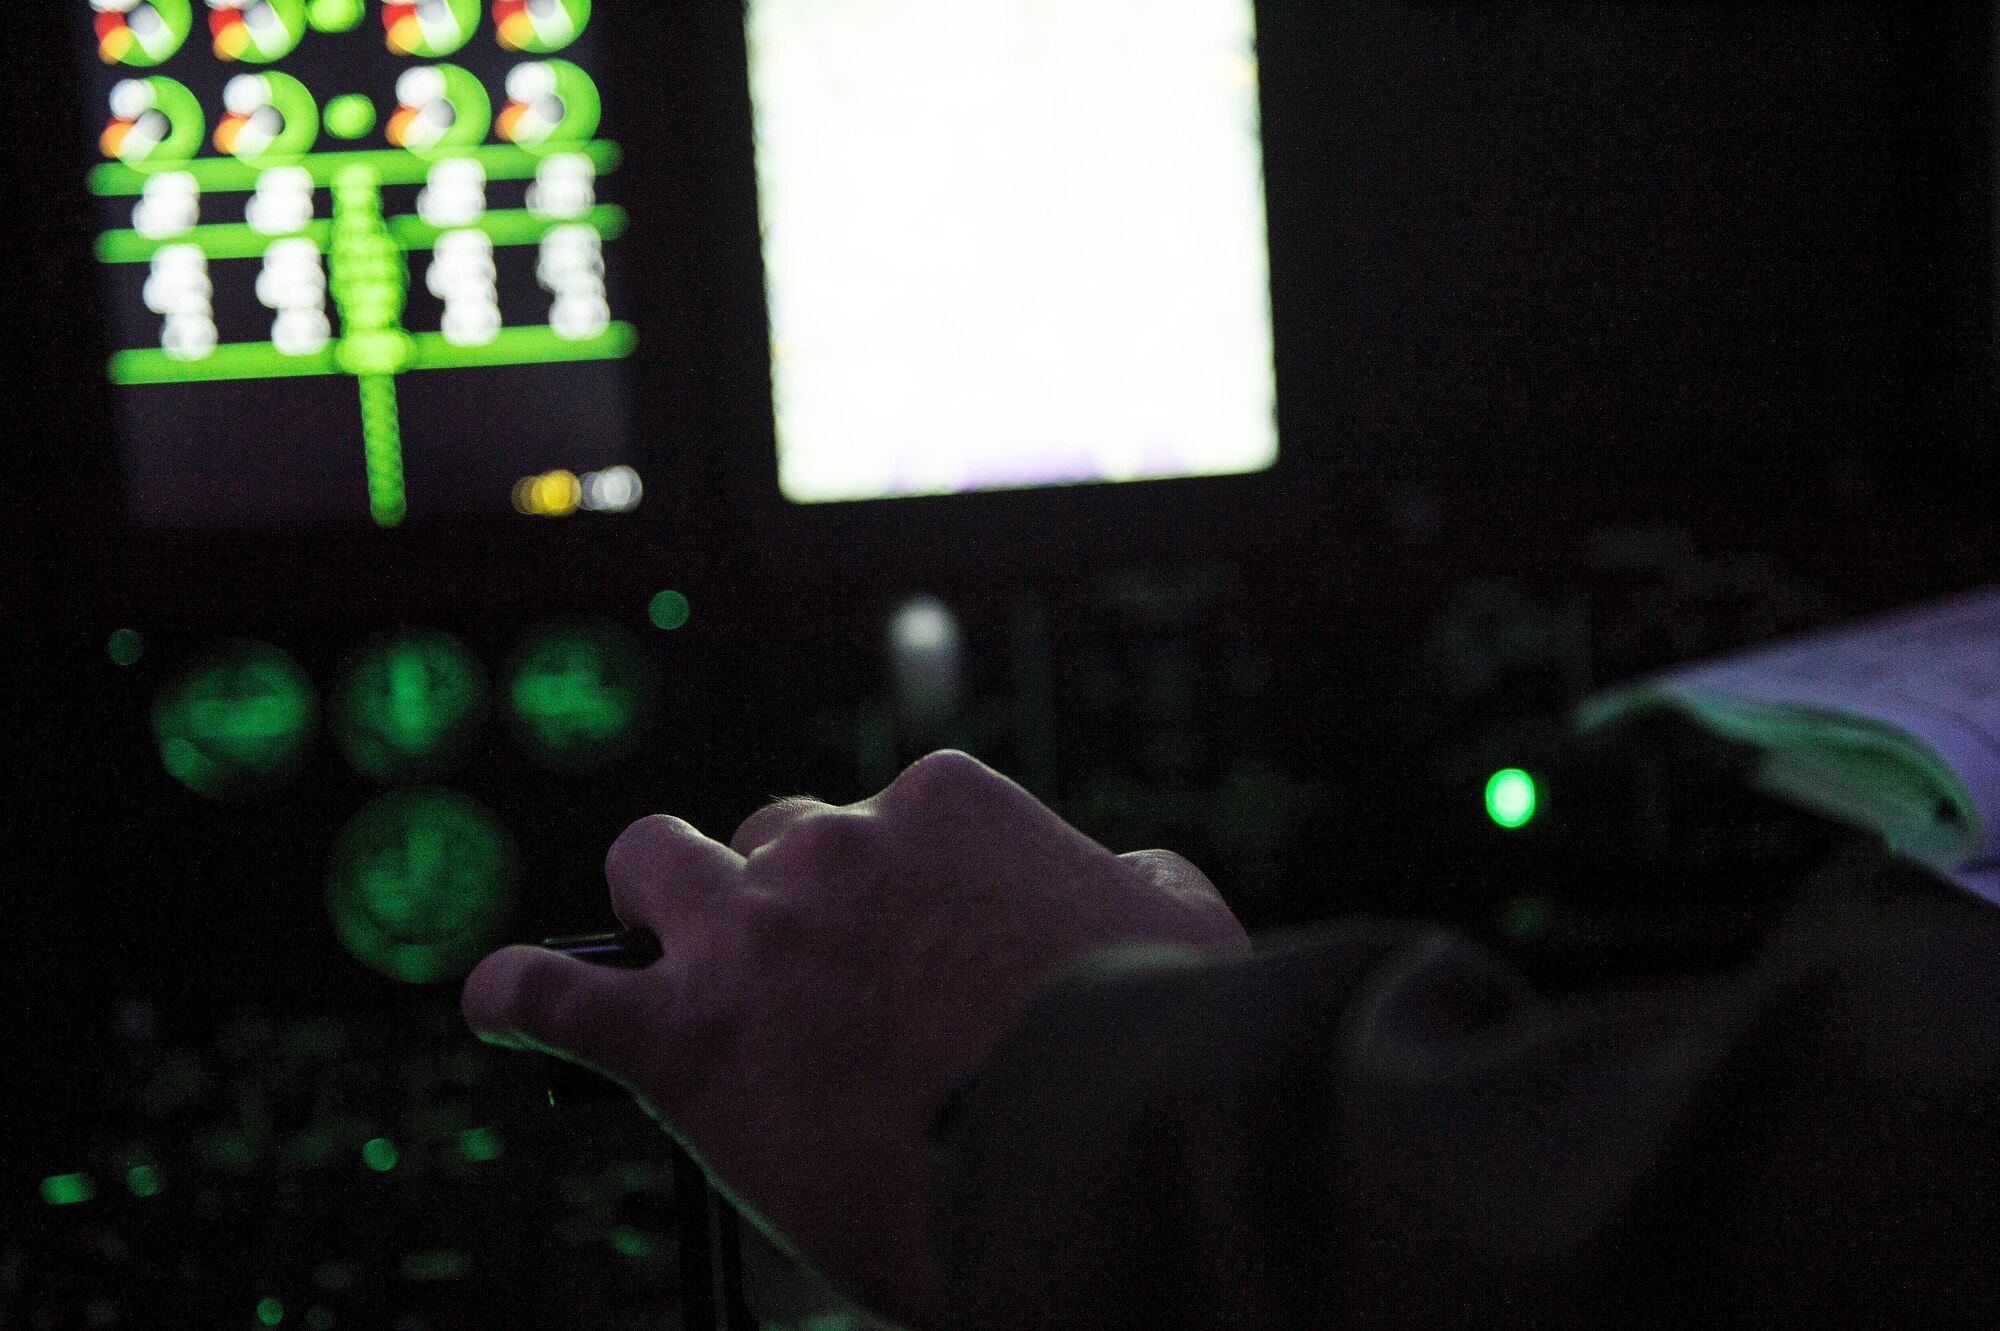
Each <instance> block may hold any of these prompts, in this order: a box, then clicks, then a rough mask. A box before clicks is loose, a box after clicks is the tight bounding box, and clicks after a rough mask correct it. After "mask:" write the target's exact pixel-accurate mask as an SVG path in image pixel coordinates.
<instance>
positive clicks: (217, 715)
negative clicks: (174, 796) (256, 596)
mask: <svg viewBox="0 0 2000 1331" xmlns="http://www.w3.org/2000/svg"><path fill="white" fill-rule="evenodd" d="M318 729H319V698H318V695H317V694H316V693H315V692H314V691H313V686H312V681H311V680H310V679H308V678H307V677H306V672H305V670H304V669H303V668H302V667H301V666H300V665H299V663H298V662H297V661H295V660H293V659H292V658H291V656H289V655H288V654H286V653H285V652H283V651H281V650H279V649H278V648H276V647H273V646H271V645H270V644H269V643H264V642H256V641H253V640H250V639H238V640H234V641H231V642H226V643H222V644H220V645H219V646H217V647H214V648H212V649H210V650H209V651H207V652H204V653H202V654H201V655H200V656H198V657H196V658H195V659H193V660H192V661H190V662H188V664H187V665H186V666H185V667H183V668H182V669H181V671H180V672H179V673H178V674H177V675H175V676H174V678H173V679H172V680H171V681H169V682H168V684H167V685H166V687H165V688H164V689H162V690H161V692H160V696H159V699H158V701H157V702H156V703H155V704H154V706H153V738H154V739H155V741H157V742H158V744H159V746H160V763H161V765H162V766H164V767H165V768H166V769H167V771H168V773H169V774H170V775H172V776H173V777H174V779H175V780H177V781H179V782H180V783H181V784H182V785H184V786H186V787H187V788H188V789H190V790H193V791H196V792H197V793H199V794H203V795H211V796H214V797H216V798H218V799H241V798H245V797H248V796H252V795H261V794H263V793H265V792H266V791H270V790H275V789H277V788H278V787H280V786H282V785H284V784H285V783H286V782H288V781H290V780H291V779H292V777H293V776H295V775H296V774H297V773H298V770H299V768H300V767H302V766H303V765H304V764H305V762H306V760H307V759H308V758H309V757H310V756H311V753H312V744H313V739H314V736H315V735H316V734H317V733H318Z"/></svg>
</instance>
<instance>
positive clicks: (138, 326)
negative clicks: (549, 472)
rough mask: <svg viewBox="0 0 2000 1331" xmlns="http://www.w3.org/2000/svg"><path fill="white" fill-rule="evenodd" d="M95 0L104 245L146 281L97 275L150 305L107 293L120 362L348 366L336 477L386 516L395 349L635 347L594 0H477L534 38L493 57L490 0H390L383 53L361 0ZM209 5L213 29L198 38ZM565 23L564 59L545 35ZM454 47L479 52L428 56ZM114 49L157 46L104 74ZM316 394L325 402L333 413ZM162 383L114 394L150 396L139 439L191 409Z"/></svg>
mask: <svg viewBox="0 0 2000 1331" xmlns="http://www.w3.org/2000/svg"><path fill="white" fill-rule="evenodd" d="M93 7H94V8H95V9H96V10H97V11H98V12H97V13H96V14H95V16H94V18H93V23H94V29H95V40H96V45H97V52H98V54H99V55H100V56H101V57H102V60H103V62H104V63H105V64H108V65H112V66H114V69H113V71H112V72H111V73H110V74H109V75H107V76H105V77H104V78H103V81H102V82H100V83H99V85H98V86H99V87H100V88H101V89H106V90H107V91H104V92H100V93H99V94H95V95H102V96H106V97H107V99H108V103H109V110H110V117H109V119H108V120H107V121H106V122H105V123H104V128H103V131H102V133H101V134H100V136H99V144H98V146H99V149H100V150H101V152H102V154H103V156H104V158H105V160H104V161H102V162H100V163H99V164H98V165H97V166H96V167H94V168H93V169H92V170H91V171H90V172H89V175H88V184H89V188H90V190H91V191H92V193H93V194H95V195H96V196H97V197H98V198H99V199H101V200H103V201H104V202H103V204H102V205H101V207H100V210H99V211H100V218H101V223H100V229H99V231H98V234H97V236H96V240H95V252H96V255H97V258H98V259H99V260H100V261H101V262H103V263H106V264H115V265H126V264H130V265H144V266H146V267H147V268H148V269H149V271H148V272H147V273H145V274H144V275H143V277H144V282H143V285H142V284H140V283H138V282H134V281H133V280H131V278H130V277H129V276H123V275H121V278H120V279H119V280H118V281H117V282H116V283H114V284H113V286H112V288H111V289H112V290H113V291H114V292H115V293H117V295H116V297H115V299H117V300H119V301H121V302H123V301H129V300H130V299H131V295H130V294H129V293H131V292H133V291H134V290H135V288H140V289H142V290H143V300H144V305H145V311H144V312H143V313H139V314H137V316H136V318H134V317H133V312H132V311H125V312H123V313H122V314H121V315H120V316H119V317H120V320H121V325H120V332H119V335H118V338H117V341H116V342H115V343H114V350H113V351H112V352H111V355H110V357H109V360H108V362H107V366H106V369H107V374H108V377H109V378H110V380H111V381H112V382H113V383H115V384H118V385H120V386H130V387H140V386H151V385H181V384H202V383H212V382H220V381H226V380H259V379H270V380H274V381H281V382H282V381H286V380H293V379H299V378H302V377H311V376H335V375H341V376H347V377H351V378H353V379H354V380H355V392H356V396H357V398H358V402H359V408H360V410H359V413H358V415H359V420H360V424H361V436H362V437H361V439H360V441H359V442H360V444H361V448H360V449H359V450H358V451H359V453H360V460H361V462H362V469H363V472H364V478H363V479H364V481H365V484H360V485H356V486H355V487H354V488H353V490H352V491H350V493H351V494H352V495H353V496H354V501H358V500H359V499H360V498H361V497H363V496H365V498H366V501H367V503H368V510H369V514H370V517H371V518H372V519H373V521H374V522H375V523H376V524H377V525H378V526H382V527H392V526H396V525H399V524H400V523H402V522H404V521H405V520H407V517H408V515H409V513H410V505H411V496H410V495H409V493H408V492H407V489H406V476H405V469H404V450H405V447H406V440H405V438H404V432H405V429H406V425H407V419H408V418H407V416H406V407H407V403H408V401H409V399H408V398H407V395H405V394H403V392H402V389H403V383H402V376H403V375H405V374H410V373H416V372H425V373H429V372H435V371H449V370H459V369H469V370H475V369H487V368H495V367H510V366H530V365H563V364H569V363H581V362H590V361H608V360H618V359H624V358H626V357H629V356H631V355H632V354H633V352H634V350H635V346H636V339H637V334H636V329H635V327H634V325H633V324H632V323H630V322H628V321H619V320H613V319H612V318H611V317H610V314H611V303H610V300H609V299H608V297H607V292H606V286H605V281H604V273H605V268H604V258H605V244H606V242H609V241H611V240H613V239H615V238H617V237H619V236H621V235H623V234H624V232H625V230H626V229H627V225H628V219H627V217H626V214H625V212H624V211H623V210H622V209H620V208H618V207H616V206H613V205H608V204H604V203H600V202H599V201H598V197H597V189H598V182H599V181H601V180H602V179H603V177H604V176H606V175H608V174H609V173H611V172H614V171H616V170H617V169H618V168H619V166H620V165H621V159H622V153H621V151H620V149H619V147H618V145H617V144H615V143H612V142H610V141H607V140H603V139H599V138H597V137H596V135H597V131H598V127H599V123H600V119H601V114H602V105H601V98H600V96H599V92H598V89H597V86H596V84H595V82H594V81H593V79H592V77H591V74H590V73H589V72H587V71H586V69H585V68H584V67H583V64H584V63H588V62H589V61H590V60H591V59H592V58H593V57H592V55H591V49H590V46H589V44H588V43H579V42H578V38H579V37H581V36H582V34H583V32H584V30H585V28H586V27H587V26H588V24H589V22H590V18H591V8H592V7H591V5H590V4H589V3H586V2H582V0H535V3H533V4H526V3H520V4H510V3H506V0H501V2H500V3H497V4H494V5H491V6H490V7H491V8H492V11H493V12H492V17H493V20H494V23H495V26H496V30H495V32H493V33H491V34H485V35H487V36H490V37H491V38H492V39H493V40H494V42H495V44H496V45H497V46H498V47H499V48H500V49H503V50H507V51H515V52H524V53H527V54H526V55H525V56H516V57H514V58H513V59H511V60H507V61H502V62H500V63H498V64H495V63H494V61H493V56H494V54H495V52H494V51H492V50H491V49H485V48H481V47H480V46H478V45H477V44H475V43H474V41H473V39H474V38H475V37H476V36H480V35H481V34H480V29H481V28H482V27H483V25H484V23H485V20H486V17H487V14H486V11H487V9H488V8H489V5H488V4H487V3H486V2H485V0H423V2H422V3H412V2H409V0H384V2H383V3H382V4H381V6H380V7H379V9H380V13H381V17H382V21H383V29H382V31H383V33H384V36H385V38H386V40H387V44H388V46H389V49H390V50H391V51H393V52H395V53H396V54H397V55H400V56H403V57H408V58H407V59H403V60H393V61H389V62H387V63H385V62H384V60H383V58H382V55H381V52H380V50H379V48H375V49H374V53H373V54H370V48H372V47H373V40H372V39H371V38H368V37H366V36H365V35H364V34H362V33H361V32H358V31H357V29H358V28H359V27H361V25H363V24H364V22H366V23H367V24H368V26H369V27H370V28H372V20H370V17H369V13H368V11H369V8H370V6H369V5H367V4H366V3H365V0H202V2H201V3H192V2H191V0H98V2H97V3H95V4H94V5H93ZM203 17H205V18H206V21H207V26H208V30H209V36H210V37H211V38H212V48H213V49H212V51H210V50H204V49H203V45H202V43H200V42H193V41H191V40H190V39H191V37H192V35H193V29H194V27H195V26H197V25H198V24H199V23H200V22H201V21H202V19H203ZM308 34H322V35H320V36H314V37H313V38H312V40H310V41H308V40H306V38H307V35H308ZM572 45H574V46H575V48H576V50H575V52H574V53H571V55H570V60H563V59H554V58H548V56H549V53H551V52H555V51H558V50H564V49H565V48H568V47H571V46H572ZM460 50H464V51H465V52H466V54H465V55H464V56H462V57H457V58H460V59H463V60H465V62H466V66H467V67H461V66H460V65H458V64H452V63H447V62H446V61H445V60H444V59H442V57H447V56H450V55H451V54H452V53H453V52H457V51H460ZM211 56H213V57H214V58H213V59H212V58H211ZM217 59H219V60H221V61H224V62H226V63H225V64H223V65H222V66H221V67H220V69H219V70H218V68H217V66H216V63H215V61H216V60H217ZM170 61H171V63H167V62H170ZM571 61H578V62H583V63H571ZM157 65H164V66H165V67H164V68H162V69H160V70H159V71H158V72H157V73H155V72H154V71H153V70H152V69H151V68H150V67H151V66H157ZM119 66H125V67H133V66H137V67H146V68H141V69H132V70H131V71H130V73H131V77H118V75H120V74H123V73H125V72H127V71H126V70H125V69H123V68H117V67H119ZM475 69H477V70H480V71H481V73H474V72H473V70H475ZM232 74H233V75H234V77H230V75H232ZM169 75H172V77H169ZM483 79H484V80H485V81H482V80H483ZM309 85H310V86H309ZM489 85H490V86H489ZM503 87H504V96H503ZM392 88H393V92H392V91H391V89H392ZM503 101H504V110H503V111H502V112H501V115H500V116H499V121H500V122H501V123H499V124H498V125H497V126H496V116H495V110H496V108H499V107H501V106H502V104H503ZM328 148H332V149H334V150H333V151H327V150H326V149H328ZM503 181H524V182H527V188H526V190H525V199H523V198H522V193H523V191H521V190H519V189H509V190H504V191H502V190H496V191H494V194H495V197H494V198H493V199H492V202H494V203H503V202H504V203H506V204H508V205H511V206H505V207H494V208H489V207H488V206H487V203H488V189H489V187H490V186H493V185H495V184H496V183H497V182H503ZM408 186H415V187H417V188H416V189H414V190H406V189H404V188H401V187H408ZM246 194H247V195H248V196H249V197H248V198H245V197H243V195H246ZM229 195H236V196H237V197H226V196H229ZM217 196H224V197H217ZM127 198H130V199H132V200H133V202H132V203H129V204H127V203H124V202H121V200H123V199H127ZM523 205H525V206H523ZM128 222H129V225H128ZM503 247H506V248H508V249H510V250H511V251H512V253H510V254H509V256H508V257H507V259H506V260H505V262H504V263H503V264H502V265H501V266H499V267H498V268H496V266H495V264H494V262H493V258H494V255H495V253H496V252H497V251H500V250H501V249H502V248H503ZM521 249H528V250H530V252H529V253H528V254H527V255H525V256H522V255H520V253H519V251H520V250H521ZM412 256H416V257H414V258H413V257H412ZM529 273H532V274H533V278H532V282H528V281H524V280H522V279H524V278H526V277H527V275H528V274H529ZM413 278H415V279H419V280H417V281H416V285H415V287H414V288H413V286H412V282H413ZM537 286H539V288H540V289H541V291H542V292H544V293H546V294H545V295H539V294H536V287H537ZM252 290H254V294H255V297H256V300H257V302H258V304H259V305H261V306H263V307H265V308H267V309H268V310H269V311H270V313H269V314H265V313H263V312H261V311H260V310H259V308H258V305H252V304H250V303H249V302H248V300H247V296H248V295H249V294H250V292H251V291H252ZM482 293H483V294H482ZM516 305H521V306H524V308H523V309H522V310H521V311H520V317H518V318H517V317H516V315H515V313H514V306H516ZM149 316H157V322H156V321H155V319H154V318H152V317H149ZM267 328H268V337H269V340H262V339H263V337H264V336H265V330H266V329H267ZM432 329H435V330H437V331H429V330H432ZM578 383H579V384H592V385H601V384H602V383H603V380H602V379H601V378H595V377H592V378H584V377H579V379H578ZM321 391H322V392H323V390H321ZM399 399H400V401H399ZM313 400H314V401H315V403H316V406H320V407H321V409H320V410H318V412H317V415H318V417H319V419H320V421H321V422H330V421H337V420H339V419H340V417H339V416H337V415H334V416H329V415H328V414H327V413H326V412H325V411H324V410H323V405H322V399H320V398H318V397H315V398H314V399H313ZM471 400H472V399H468V401H471ZM165 401H166V399H165V398H163V397H154V396H152V395H133V396H131V397H130V398H122V399H121V402H130V403H132V404H134V405H133V406H132V407H130V408H129V409H130V410H134V411H139V412H141V413H144V414H145V415H147V417H148V418H149V419H148V423H147V424H146V425H145V426H144V427H143V428H142V427H138V426H134V427H133V433H134V434H135V435H136V436H137V438H135V439H133V440H130V441H129V442H130V443H131V444H132V446H133V447H134V448H135V449H137V450H153V449H156V448H157V449H162V450H164V449H166V448H169V447H172V446H175V441H173V440H171V439H168V438H165V437H164V436H165V435H168V434H171V431H170V430H169V431H162V430H161V429H160V427H159V424H158V423H159V422H160V421H162V420H179V419H186V420H188V421H190V422H193V421H194V420H196V419H198V418H199V416H200V412H199V410H198V409H196V408H194V407H192V406H180V405H176V406H175V407H173V408H172V409H168V408H166V407H164V406H162V405H160V404H162V403H164V402H165ZM271 401H272V404H273V408H274V409H275V410H278V411H283V410H284V409H285V408H284V407H283V406H282V405H279V404H278V400H277V399H276V398H273V399H271ZM125 410H128V408H127V407H125V406H122V405H121V411H125ZM190 428H192V426H191V427H190ZM322 428H323V426H322ZM337 428H340V427H337ZM352 429H353V427H352V426H351V425H349V426H346V427H344V428H343V432H347V431H351V430H352ZM599 433H601V432H599ZM190 442H192V441H190ZM219 442H229V441H228V440H222V441H219ZM524 443H527V444H528V445H529V447H534V446H536V445H535V443H534V442H533V433H531V432H528V431H524V432H523V433H522V434H521V435H520V436H519V437H516V438H509V439H507V440H505V442H504V444H503V447H505V448H510V449H516V450H520V449H521V448H522V445H523V444H524ZM289 446H297V447H305V446H309V442H308V441H307V440H305V439H299V440H298V441H296V443H295V444H291V445H288V447H289ZM550 446H554V441H551V443H550ZM147 465H154V464H150V463H149V464H147ZM140 470H141V472H146V474H150V472H147V471H146V465H142V466H141V467H140ZM260 483H263V484H275V483H276V482H275V481H270V482H260ZM351 502H352V501H351Z"/></svg>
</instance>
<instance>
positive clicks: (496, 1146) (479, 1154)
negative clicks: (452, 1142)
mask: <svg viewBox="0 0 2000 1331" xmlns="http://www.w3.org/2000/svg"><path fill="white" fill-rule="evenodd" d="M500 1150H501V1146H500V1134H499V1133H497V1132H495V1131H494V1130H493V1129H491V1128H467V1129H466V1130H465V1131H464V1132H461V1133H459V1134H458V1153H459V1155H461V1156H463V1157H464V1158H465V1159H467V1160H470V1161H472V1162H473V1163H475V1164H483V1163H484V1162H486V1161H488V1160H498V1159H499V1158H500Z"/></svg>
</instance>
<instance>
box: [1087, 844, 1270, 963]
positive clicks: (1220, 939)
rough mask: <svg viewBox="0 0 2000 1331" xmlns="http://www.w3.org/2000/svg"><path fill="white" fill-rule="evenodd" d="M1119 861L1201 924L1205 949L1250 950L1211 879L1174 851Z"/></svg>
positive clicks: (1130, 856) (1128, 856)
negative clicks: (1129, 866) (1130, 867)
mask: <svg viewBox="0 0 2000 1331" xmlns="http://www.w3.org/2000/svg"><path fill="white" fill-rule="evenodd" d="M1118 858H1119V859H1121V860H1123V861H1124V862H1125V863H1126V864H1129V865H1131V866H1132V868H1133V869H1134V870H1136V871H1137V872H1138V874H1139V876H1140V878H1142V879H1143V880H1144V881H1145V882H1146V883H1147V884H1149V885H1150V886H1151V887H1152V888H1153V889H1154V890H1155V891H1157V892H1158V893H1159V894H1160V895H1161V896H1163V897H1166V898H1167V899H1168V900H1171V901H1174V902H1177V903H1178V904H1179V905H1181V906H1183V907H1185V908H1187V910H1188V911H1189V912H1190V914H1191V916H1192V917H1193V919H1195V920H1196V921H1198V922H1199V925H1198V928H1197V930H1196V932H1197V933H1198V934H1200V935H1201V936H1202V939H1203V945H1204V946H1208V947H1212V948H1216V949H1219V950H1223V951H1231V952H1241V951H1244V950H1246V949H1247V948H1248V947H1249V945H1250V936H1249V935H1248V934H1247V933H1245V932H1244V929H1243V922H1242V921H1241V920H1239V919H1237V918H1236V912H1234V911H1232V910H1231V909H1229V903H1228V902H1226V901H1224V900H1223V899H1222V893H1220V892H1218V891H1216V889H1215V884H1214V883H1211V882H1209V881H1208V875H1207V874H1205V873H1203V872H1202V871H1201V870H1199V869H1197V868H1195V867H1194V865H1192V864H1190V863H1188V862H1187V861H1186V860H1184V859H1182V858H1181V857H1180V856H1178V855H1176V854H1174V853H1173V852H1172V851H1171V850H1134V851H1128V852H1126V853H1125V854H1123V855H1120V856H1119V857H1118Z"/></svg>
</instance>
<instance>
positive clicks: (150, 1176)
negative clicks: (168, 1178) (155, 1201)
mask: <svg viewBox="0 0 2000 1331" xmlns="http://www.w3.org/2000/svg"><path fill="white" fill-rule="evenodd" d="M125 1186H126V1187H127V1188H130V1189H131V1190H132V1195H133V1196H134V1197H153V1196H157V1195H158V1193H159V1191H160V1171H159V1170H157V1169H155V1168H153V1167H152V1166H151V1165H134V1166H132V1168H130V1169H128V1170H126V1171H125Z"/></svg>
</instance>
